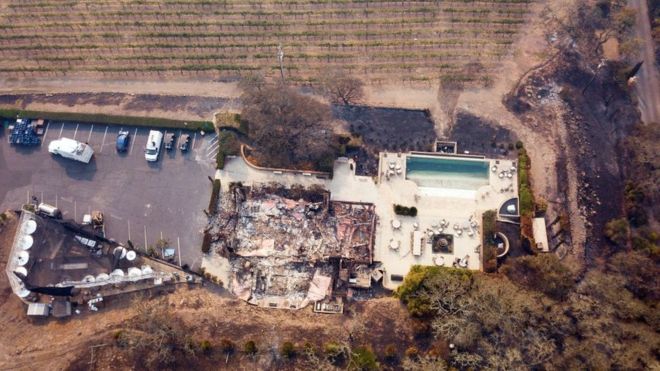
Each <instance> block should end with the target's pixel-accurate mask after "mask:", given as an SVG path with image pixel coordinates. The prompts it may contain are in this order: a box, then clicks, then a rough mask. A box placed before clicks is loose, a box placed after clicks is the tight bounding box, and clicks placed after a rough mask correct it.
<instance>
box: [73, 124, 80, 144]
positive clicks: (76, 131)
mask: <svg viewBox="0 0 660 371" xmlns="http://www.w3.org/2000/svg"><path fill="white" fill-rule="evenodd" d="M78 126H80V124H76V130H75V131H74V132H73V140H76V135H78Z"/></svg>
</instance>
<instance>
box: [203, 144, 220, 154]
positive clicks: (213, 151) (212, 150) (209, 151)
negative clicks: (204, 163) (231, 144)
mask: <svg viewBox="0 0 660 371" xmlns="http://www.w3.org/2000/svg"><path fill="white" fill-rule="evenodd" d="M218 148H219V146H216V147H215V148H211V149H209V150H208V151H206V156H209V155H211V154H213V153H215V152H216V151H217V150H218Z"/></svg>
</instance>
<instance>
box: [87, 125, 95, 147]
mask: <svg viewBox="0 0 660 371" xmlns="http://www.w3.org/2000/svg"><path fill="white" fill-rule="evenodd" d="M92 131H94V124H92V127H91V128H90V129H89V135H88V136H87V143H89V141H90V140H91V139H92Z"/></svg>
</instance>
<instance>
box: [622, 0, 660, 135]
mask: <svg viewBox="0 0 660 371" xmlns="http://www.w3.org/2000/svg"><path fill="white" fill-rule="evenodd" d="M629 4H630V6H631V7H632V8H634V9H635V10H636V11H637V22H636V23H635V34H636V36H637V37H638V38H639V40H640V41H641V50H640V57H641V58H642V60H643V61H644V64H643V65H642V68H641V70H640V71H639V73H638V74H637V76H638V80H637V85H636V89H635V90H636V91H637V96H638V97H639V110H640V111H641V112H642V121H644V123H646V124H649V123H652V122H654V123H660V78H658V68H657V66H656V64H655V50H654V47H655V42H654V41H653V36H652V35H651V24H650V22H649V9H648V6H647V4H646V0H631V1H630V2H629Z"/></svg>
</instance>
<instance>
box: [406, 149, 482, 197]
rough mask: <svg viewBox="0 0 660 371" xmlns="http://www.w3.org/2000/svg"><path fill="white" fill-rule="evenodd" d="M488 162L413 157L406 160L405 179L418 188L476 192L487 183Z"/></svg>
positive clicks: (410, 156)
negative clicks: (415, 184) (412, 182)
mask: <svg viewBox="0 0 660 371" xmlns="http://www.w3.org/2000/svg"><path fill="white" fill-rule="evenodd" d="M488 168H489V164H488V161H484V160H480V159H466V158H448V157H431V156H413V155H409V156H407V158H406V179H409V180H412V181H414V182H415V183H417V185H418V186H420V187H430V188H450V189H464V190H477V189H479V187H481V186H484V185H487V184H488V182H489V173H488Z"/></svg>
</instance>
